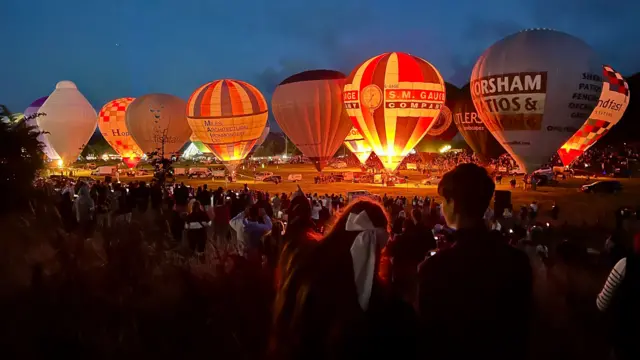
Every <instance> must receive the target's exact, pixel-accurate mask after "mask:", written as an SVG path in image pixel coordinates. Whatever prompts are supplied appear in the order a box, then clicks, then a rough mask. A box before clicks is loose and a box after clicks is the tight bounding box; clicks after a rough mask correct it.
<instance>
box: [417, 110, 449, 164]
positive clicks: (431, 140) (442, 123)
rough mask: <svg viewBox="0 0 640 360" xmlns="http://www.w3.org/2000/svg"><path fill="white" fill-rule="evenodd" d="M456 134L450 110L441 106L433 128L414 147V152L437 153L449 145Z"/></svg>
mask: <svg viewBox="0 0 640 360" xmlns="http://www.w3.org/2000/svg"><path fill="white" fill-rule="evenodd" d="M457 133H458V128H457V127H456V125H455V124H454V122H453V115H452V113H451V110H449V107H448V106H446V105H443V106H442V108H441V109H440V114H438V117H437V118H436V120H435V121H434V122H433V126H432V127H431V129H429V131H427V135H425V136H424V137H423V138H422V140H420V142H419V143H418V144H417V145H416V146H415V150H416V151H418V152H438V151H440V149H441V148H442V147H443V146H445V145H450V144H449V142H451V140H452V139H453V137H454V136H456V134H457Z"/></svg>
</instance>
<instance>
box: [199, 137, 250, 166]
mask: <svg viewBox="0 0 640 360" xmlns="http://www.w3.org/2000/svg"><path fill="white" fill-rule="evenodd" d="M255 143H256V140H252V141H245V142H241V143H228V144H213V143H204V145H205V146H206V147H207V148H209V150H211V152H212V153H213V154H214V155H215V156H216V157H217V158H218V159H219V160H220V161H222V162H229V161H240V160H244V158H245V157H246V156H247V154H248V153H249V151H251V149H252V148H253V146H254V145H255Z"/></svg>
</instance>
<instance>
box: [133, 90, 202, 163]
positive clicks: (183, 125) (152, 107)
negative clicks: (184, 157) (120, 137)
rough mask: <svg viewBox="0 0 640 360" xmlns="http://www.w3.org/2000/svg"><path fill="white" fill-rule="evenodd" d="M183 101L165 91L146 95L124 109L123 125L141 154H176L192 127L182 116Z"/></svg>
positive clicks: (183, 114)
mask: <svg viewBox="0 0 640 360" xmlns="http://www.w3.org/2000/svg"><path fill="white" fill-rule="evenodd" d="M186 105H187V104H186V102H185V101H184V100H182V99H180V98H179V97H177V96H173V95H168V94H148V95H143V96H141V97H139V98H137V99H135V100H134V101H133V102H132V103H131V104H129V107H128V108H127V115H126V125H127V129H128V130H129V133H130V134H131V136H132V137H133V140H134V141H135V143H136V144H138V146H139V147H140V149H141V150H142V151H143V152H144V153H150V152H154V151H158V152H159V153H160V152H162V147H163V143H164V153H165V154H166V155H168V154H172V153H176V152H177V151H178V150H180V148H182V146H183V145H184V144H185V143H186V142H187V140H189V137H190V136H191V128H189V124H188V123H187V118H186V117H185V109H186Z"/></svg>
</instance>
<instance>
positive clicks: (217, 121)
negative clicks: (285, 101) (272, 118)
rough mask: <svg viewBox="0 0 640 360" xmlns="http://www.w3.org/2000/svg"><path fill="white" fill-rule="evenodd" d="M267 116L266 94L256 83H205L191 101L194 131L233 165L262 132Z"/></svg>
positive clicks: (190, 114)
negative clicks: (262, 92)
mask: <svg viewBox="0 0 640 360" xmlns="http://www.w3.org/2000/svg"><path fill="white" fill-rule="evenodd" d="M267 116H268V109H267V102H266V100H265V99H264V96H263V95H262V94H261V93H260V91H259V90H258V89H256V88H255V87H254V86H253V85H251V84H249V83H246V82H244V81H239V80H230V79H223V80H216V81H212V82H210V83H207V84H204V85H202V86H200V87H199V88H198V89H196V91H194V92H193V94H191V97H190V98H189V101H188V103H187V120H188V121H189V126H190V127H191V129H192V130H193V134H194V135H195V136H196V137H197V138H198V139H199V140H200V141H202V142H203V143H204V144H205V145H206V146H207V147H208V148H209V149H210V150H211V151H212V152H213V153H214V154H215V155H216V156H217V157H218V159H220V160H221V161H222V162H223V163H225V164H226V165H233V166H232V167H233V168H235V166H236V165H237V164H239V163H240V162H241V161H242V160H243V159H244V158H245V157H246V156H247V154H248V153H249V152H250V151H251V149H252V148H253V146H254V144H255V143H256V141H257V140H258V138H260V135H262V132H263V130H264V127H265V125H266V123H267ZM229 167H230V166H228V168H229ZM230 170H231V169H230Z"/></svg>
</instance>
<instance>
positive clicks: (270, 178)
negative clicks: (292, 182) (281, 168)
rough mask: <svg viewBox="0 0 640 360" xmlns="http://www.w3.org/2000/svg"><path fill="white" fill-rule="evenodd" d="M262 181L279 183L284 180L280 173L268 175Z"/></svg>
mask: <svg viewBox="0 0 640 360" xmlns="http://www.w3.org/2000/svg"><path fill="white" fill-rule="evenodd" d="M262 181H264V182H272V183H275V184H279V183H281V182H282V176H280V175H271V176H268V177H266V178H264V179H263V180H262Z"/></svg>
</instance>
